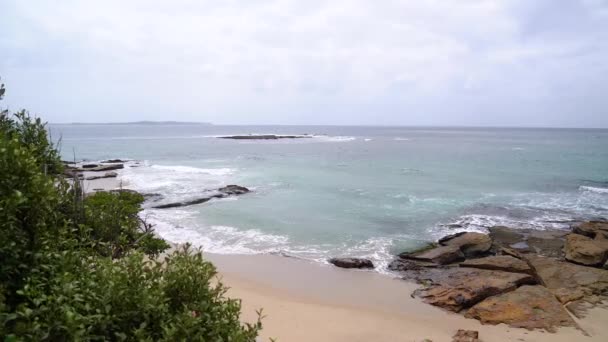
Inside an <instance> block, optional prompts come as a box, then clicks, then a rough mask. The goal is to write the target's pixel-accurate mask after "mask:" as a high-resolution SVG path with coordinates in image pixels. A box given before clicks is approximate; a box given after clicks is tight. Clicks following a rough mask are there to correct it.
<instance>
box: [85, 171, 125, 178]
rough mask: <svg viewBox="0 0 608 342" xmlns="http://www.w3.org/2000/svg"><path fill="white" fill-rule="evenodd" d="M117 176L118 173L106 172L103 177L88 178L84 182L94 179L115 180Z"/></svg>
mask: <svg viewBox="0 0 608 342" xmlns="http://www.w3.org/2000/svg"><path fill="white" fill-rule="evenodd" d="M117 176H118V173H116V172H113V171H112V172H106V173H105V174H104V175H103V176H90V177H87V178H86V180H95V179H101V178H115V177H117Z"/></svg>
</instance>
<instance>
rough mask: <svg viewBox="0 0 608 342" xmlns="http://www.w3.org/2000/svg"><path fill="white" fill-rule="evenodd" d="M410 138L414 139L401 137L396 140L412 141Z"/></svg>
mask: <svg viewBox="0 0 608 342" xmlns="http://www.w3.org/2000/svg"><path fill="white" fill-rule="evenodd" d="M410 140H412V139H410V138H400V137H398V138H395V141H410Z"/></svg>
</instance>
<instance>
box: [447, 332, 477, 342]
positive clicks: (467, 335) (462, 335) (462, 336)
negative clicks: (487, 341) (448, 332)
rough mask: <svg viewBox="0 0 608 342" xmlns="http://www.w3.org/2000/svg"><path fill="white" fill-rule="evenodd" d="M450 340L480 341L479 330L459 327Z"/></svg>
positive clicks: (453, 341)
mask: <svg viewBox="0 0 608 342" xmlns="http://www.w3.org/2000/svg"><path fill="white" fill-rule="evenodd" d="M452 342H481V340H480V339H479V332H477V331H475V330H463V329H459V330H458V331H457V332H456V334H455V335H454V336H453V337H452Z"/></svg>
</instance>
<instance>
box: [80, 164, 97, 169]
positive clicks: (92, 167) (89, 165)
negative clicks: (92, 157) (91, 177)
mask: <svg viewBox="0 0 608 342" xmlns="http://www.w3.org/2000/svg"><path fill="white" fill-rule="evenodd" d="M80 167H81V168H83V169H94V168H96V167H99V164H82V165H81V166H80Z"/></svg>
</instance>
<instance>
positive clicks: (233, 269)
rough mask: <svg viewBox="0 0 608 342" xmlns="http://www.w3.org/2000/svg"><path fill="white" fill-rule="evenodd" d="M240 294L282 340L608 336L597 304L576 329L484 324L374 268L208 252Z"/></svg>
mask: <svg viewBox="0 0 608 342" xmlns="http://www.w3.org/2000/svg"><path fill="white" fill-rule="evenodd" d="M204 255H205V257H206V258H207V260H209V261H211V262H212V263H213V264H214V265H216V267H217V268H218V271H219V274H220V279H221V280H222V282H223V283H224V284H225V285H227V286H229V287H230V290H229V291H228V294H229V296H232V297H234V298H240V299H241V300H242V304H243V310H242V312H243V319H244V321H250V322H251V321H253V320H254V319H255V317H256V314H255V310H257V309H259V308H263V309H264V310H263V313H264V315H266V316H267V317H266V319H265V320H264V322H263V323H264V329H263V330H262V335H261V336H262V337H263V338H266V339H267V338H269V337H273V338H278V340H279V341H372V340H373V341H423V340H424V339H430V340H432V341H451V338H452V336H453V335H454V334H455V333H456V331H457V330H458V329H467V330H476V331H479V336H480V339H481V340H483V341H485V342H492V341H496V342H500V341H541V342H542V341H574V340H577V341H578V340H581V341H603V340H604V338H605V336H608V327H606V326H605V319H604V318H605V317H606V315H608V310H606V309H601V308H594V309H591V310H590V311H589V312H588V314H587V317H586V318H585V319H583V320H579V319H576V318H574V319H575V321H576V322H577V323H578V324H579V325H580V326H581V328H582V329H584V330H585V332H586V333H587V334H589V335H590V336H585V335H584V334H583V332H582V331H580V330H577V329H575V328H559V329H558V331H557V332H556V333H549V332H545V331H543V330H534V331H530V330H526V329H520V328H512V327H509V326H507V325H505V324H499V325H483V324H481V323H480V322H479V321H477V320H475V319H468V318H465V317H463V316H462V315H459V314H455V313H451V312H448V311H444V310H442V309H440V308H437V307H434V306H431V305H428V304H426V303H424V302H422V300H420V299H418V298H413V297H412V296H411V295H410V294H411V293H412V291H413V290H415V289H416V288H418V287H419V286H418V285H417V284H415V283H413V282H410V281H405V280H401V279H398V278H391V277H389V276H387V275H382V274H380V273H378V272H374V271H361V270H347V269H340V268H337V267H333V266H331V265H327V266H323V265H319V264H315V263H312V262H308V261H305V260H299V259H292V258H287V257H282V256H276V255H267V254H258V255H218V254H207V253H205V254H204Z"/></svg>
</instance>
